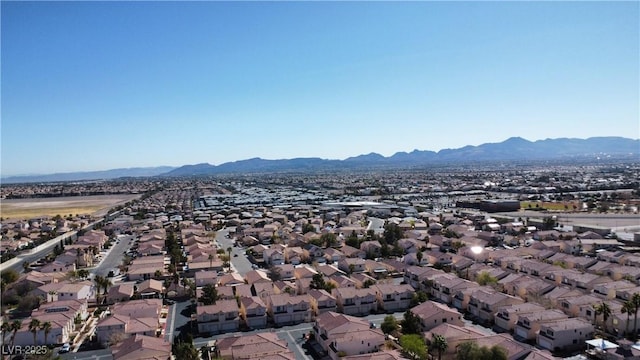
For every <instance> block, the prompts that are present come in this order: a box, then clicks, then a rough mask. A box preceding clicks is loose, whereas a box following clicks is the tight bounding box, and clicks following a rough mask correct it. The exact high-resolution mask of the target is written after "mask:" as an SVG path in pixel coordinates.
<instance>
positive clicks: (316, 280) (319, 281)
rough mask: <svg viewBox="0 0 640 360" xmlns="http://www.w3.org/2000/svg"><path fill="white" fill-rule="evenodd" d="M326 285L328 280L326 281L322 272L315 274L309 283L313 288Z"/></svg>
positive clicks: (322, 287)
mask: <svg viewBox="0 0 640 360" xmlns="http://www.w3.org/2000/svg"><path fill="white" fill-rule="evenodd" d="M325 286H326V282H325V281H324V276H323V275H322V274H320V273H317V274H313V277H312V278H311V282H310V283H309V287H310V288H311V289H324V288H325Z"/></svg>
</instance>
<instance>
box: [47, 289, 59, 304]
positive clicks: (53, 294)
mask: <svg viewBox="0 0 640 360" xmlns="http://www.w3.org/2000/svg"><path fill="white" fill-rule="evenodd" d="M57 293H58V292H57V291H56V290H49V292H48V293H47V294H48V295H49V296H48V297H47V302H53V301H54V300H53V297H54V296H55V295H56V294H57Z"/></svg>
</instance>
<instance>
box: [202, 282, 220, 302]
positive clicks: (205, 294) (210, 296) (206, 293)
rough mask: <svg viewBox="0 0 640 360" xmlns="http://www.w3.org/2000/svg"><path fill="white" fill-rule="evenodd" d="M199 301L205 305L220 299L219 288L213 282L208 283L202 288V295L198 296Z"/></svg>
mask: <svg viewBox="0 0 640 360" xmlns="http://www.w3.org/2000/svg"><path fill="white" fill-rule="evenodd" d="M198 301H200V302H201V303H203V304H204V305H213V304H215V303H216V301H218V290H217V289H216V287H215V286H214V285H212V284H207V285H205V286H204V287H203V288H202V296H200V298H198Z"/></svg>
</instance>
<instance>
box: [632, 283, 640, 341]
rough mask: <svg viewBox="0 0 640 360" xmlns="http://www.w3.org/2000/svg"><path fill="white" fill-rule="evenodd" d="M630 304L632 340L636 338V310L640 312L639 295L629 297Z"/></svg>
mask: <svg viewBox="0 0 640 360" xmlns="http://www.w3.org/2000/svg"><path fill="white" fill-rule="evenodd" d="M631 302H632V303H633V333H634V340H636V338H637V337H638V310H640V293H634V294H633V296H631Z"/></svg>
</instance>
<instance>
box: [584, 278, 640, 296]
mask: <svg viewBox="0 0 640 360" xmlns="http://www.w3.org/2000/svg"><path fill="white" fill-rule="evenodd" d="M637 286H638V285H636V284H635V283H632V282H631V281H627V280H618V281H609V282H604V283H600V284H598V285H595V286H594V287H593V293H594V294H596V296H602V297H603V298H605V299H610V300H611V299H615V298H616V292H617V291H618V290H624V289H632V288H634V287H637Z"/></svg>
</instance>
